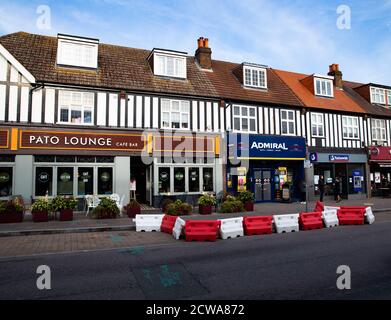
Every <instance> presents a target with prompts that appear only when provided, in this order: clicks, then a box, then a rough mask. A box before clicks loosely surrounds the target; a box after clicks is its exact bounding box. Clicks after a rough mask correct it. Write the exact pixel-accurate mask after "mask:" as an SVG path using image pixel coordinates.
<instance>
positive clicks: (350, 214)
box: [337, 208, 365, 225]
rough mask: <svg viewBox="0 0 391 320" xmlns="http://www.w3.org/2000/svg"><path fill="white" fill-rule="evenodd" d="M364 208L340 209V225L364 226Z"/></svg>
mask: <svg viewBox="0 0 391 320" xmlns="http://www.w3.org/2000/svg"><path fill="white" fill-rule="evenodd" d="M364 214H365V208H341V209H339V210H338V213H337V215H338V220H339V224H340V225H350V224H364Z"/></svg>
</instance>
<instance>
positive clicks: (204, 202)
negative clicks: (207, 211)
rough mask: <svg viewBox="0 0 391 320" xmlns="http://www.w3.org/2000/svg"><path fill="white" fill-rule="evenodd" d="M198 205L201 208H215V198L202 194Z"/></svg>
mask: <svg viewBox="0 0 391 320" xmlns="http://www.w3.org/2000/svg"><path fill="white" fill-rule="evenodd" d="M198 204H199V205H201V206H215V205H216V198H215V197H214V196H212V195H209V194H204V195H202V196H201V197H200V198H199V199H198Z"/></svg>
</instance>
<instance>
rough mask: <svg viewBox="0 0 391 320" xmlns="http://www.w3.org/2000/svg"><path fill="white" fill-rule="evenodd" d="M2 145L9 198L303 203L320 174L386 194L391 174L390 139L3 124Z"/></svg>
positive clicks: (3, 186) (1, 194) (345, 187)
mask: <svg viewBox="0 0 391 320" xmlns="http://www.w3.org/2000/svg"><path fill="white" fill-rule="evenodd" d="M222 141H224V142H222ZM0 145H1V146H0V147H1V148H2V152H1V155H0V198H2V199H6V198H8V197H10V196H12V195H22V196H23V197H24V198H26V199H31V200H32V199H34V198H36V197H42V196H49V197H51V196H55V195H64V196H75V197H78V198H80V199H82V198H83V197H84V196H85V195H89V194H96V195H100V196H104V195H108V194H112V193H118V194H120V195H124V196H125V200H128V199H129V194H130V191H131V189H132V188H135V189H136V190H135V191H136V197H137V199H138V200H139V201H140V202H142V203H146V204H150V205H152V206H155V207H156V206H159V205H160V203H161V201H162V199H164V198H165V197H177V198H182V199H183V200H186V201H188V202H191V203H195V202H196V200H197V198H198V196H199V195H200V194H202V193H204V192H214V193H216V194H217V193H219V192H222V191H224V190H225V191H227V192H230V193H237V192H240V191H244V190H250V191H251V192H253V193H254V194H255V201H256V202H273V201H304V200H305V185H307V186H308V187H309V196H310V198H313V197H314V196H315V197H316V196H317V195H319V185H318V184H319V179H320V177H321V176H323V177H324V184H325V187H324V195H325V196H326V197H327V196H330V197H332V196H333V195H334V187H335V181H336V180H335V179H336V178H337V177H338V178H339V180H340V181H341V182H340V183H341V195H342V197H344V198H354V197H365V196H366V195H367V194H368V191H369V190H370V191H371V193H372V194H373V195H384V193H385V190H387V188H388V189H389V187H390V186H389V184H390V181H391V151H390V150H391V148H389V147H371V148H369V154H367V153H365V152H364V151H363V152H362V153H344V154H341V153H337V152H317V150H311V149H308V147H307V146H306V143H305V139H304V138H302V137H293V136H291V137H290V136H274V135H273V136H272V135H247V134H229V135H228V136H226V137H224V136H223V135H219V134H216V135H205V134H203V135H198V136H196V135H192V134H189V135H176V136H175V135H172V134H170V135H167V133H165V134H158V133H156V132H155V133H152V132H149V133H148V132H147V133H145V132H144V133H142V132H131V133H129V132H118V131H112V132H108V131H97V130H94V131H93V132H90V131H80V130H79V131H77V132H76V131H74V130H69V129H66V130H65V129H64V130H61V131H53V130H49V129H45V128H30V127H29V128H23V127H21V128H12V129H11V128H3V129H0ZM223 145H224V147H225V146H226V149H225V148H222V146H223ZM225 154H226V156H225ZM368 160H369V161H368Z"/></svg>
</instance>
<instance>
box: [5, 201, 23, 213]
mask: <svg viewBox="0 0 391 320" xmlns="http://www.w3.org/2000/svg"><path fill="white" fill-rule="evenodd" d="M23 209H24V208H23V206H22V205H21V204H20V203H19V201H18V200H17V199H16V198H15V199H13V200H9V201H1V202H0V213H6V212H7V213H11V212H23Z"/></svg>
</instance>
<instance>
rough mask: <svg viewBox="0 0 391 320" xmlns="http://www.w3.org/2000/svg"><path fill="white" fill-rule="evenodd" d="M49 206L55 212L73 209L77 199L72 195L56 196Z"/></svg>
mask: <svg viewBox="0 0 391 320" xmlns="http://www.w3.org/2000/svg"><path fill="white" fill-rule="evenodd" d="M51 206H52V209H53V211H55V212H57V211H61V210H66V209H70V210H74V209H75V208H76V206H77V200H76V199H75V198H74V197H61V196H57V197H55V198H54V199H53V200H52V203H51Z"/></svg>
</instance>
